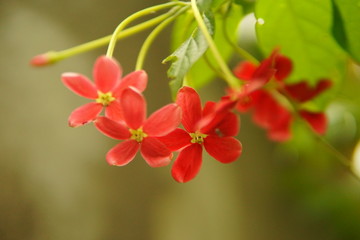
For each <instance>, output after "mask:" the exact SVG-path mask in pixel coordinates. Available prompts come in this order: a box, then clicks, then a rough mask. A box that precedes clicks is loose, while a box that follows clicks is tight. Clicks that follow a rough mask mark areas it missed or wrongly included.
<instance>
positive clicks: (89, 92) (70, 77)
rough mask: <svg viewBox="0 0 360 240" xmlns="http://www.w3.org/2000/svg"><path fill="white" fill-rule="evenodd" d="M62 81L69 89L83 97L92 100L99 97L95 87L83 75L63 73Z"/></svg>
mask: <svg viewBox="0 0 360 240" xmlns="http://www.w3.org/2000/svg"><path fill="white" fill-rule="evenodd" d="M61 80H62V82H63V83H64V85H65V86H66V87H67V88H69V89H70V90H71V91H73V92H74V93H76V94H78V95H80V96H82V97H86V98H90V99H96V98H97V97H98V92H97V89H96V87H95V85H94V84H93V83H92V82H91V81H90V80H89V79H88V78H87V77H85V76H83V75H81V74H77V73H63V74H62V75H61Z"/></svg>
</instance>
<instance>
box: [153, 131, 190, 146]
mask: <svg viewBox="0 0 360 240" xmlns="http://www.w3.org/2000/svg"><path fill="white" fill-rule="evenodd" d="M157 139H159V140H160V141H161V142H162V143H164V144H165V145H166V147H167V148H168V149H169V150H170V151H176V150H179V149H181V148H183V147H185V146H187V145H189V144H191V139H192V138H191V136H190V135H189V133H188V132H186V131H185V130H183V129H181V128H177V129H175V130H174V131H172V132H171V133H169V134H167V135H165V136H162V137H158V138H157Z"/></svg>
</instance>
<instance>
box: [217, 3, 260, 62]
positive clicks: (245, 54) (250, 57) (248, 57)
mask: <svg viewBox="0 0 360 240" xmlns="http://www.w3.org/2000/svg"><path fill="white" fill-rule="evenodd" d="M231 7H232V6H231V5H230V6H229V7H228V10H227V13H226V14H225V16H224V18H225V19H224V21H223V24H222V27H223V31H224V36H225V39H226V41H228V43H229V44H230V45H231V46H232V47H233V48H234V50H235V51H236V52H237V54H239V55H240V56H241V57H243V58H244V59H246V60H248V61H250V62H252V63H254V64H258V63H259V60H257V59H256V58H255V57H254V56H253V55H251V54H250V53H249V52H248V51H246V50H245V49H243V48H241V47H239V46H238V45H237V44H236V43H235V42H234V41H233V40H232V39H231V37H230V36H229V32H228V31H227V28H226V26H227V25H228V19H229V18H228V15H229V12H230V11H231Z"/></svg>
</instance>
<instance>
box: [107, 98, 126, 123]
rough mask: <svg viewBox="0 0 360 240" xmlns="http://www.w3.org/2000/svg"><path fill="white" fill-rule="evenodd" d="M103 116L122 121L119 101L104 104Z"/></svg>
mask: <svg viewBox="0 0 360 240" xmlns="http://www.w3.org/2000/svg"><path fill="white" fill-rule="evenodd" d="M105 116H106V117H108V118H110V119H112V120H114V121H124V117H123V114H122V110H121V105H120V102H119V101H112V102H111V103H110V104H109V105H108V106H106V108H105Z"/></svg>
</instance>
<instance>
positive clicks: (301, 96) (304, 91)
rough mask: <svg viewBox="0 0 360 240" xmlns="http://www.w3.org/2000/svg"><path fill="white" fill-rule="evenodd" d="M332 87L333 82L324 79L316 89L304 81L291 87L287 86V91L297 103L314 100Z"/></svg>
mask: <svg viewBox="0 0 360 240" xmlns="http://www.w3.org/2000/svg"><path fill="white" fill-rule="evenodd" d="M330 87H331V81H330V80H328V79H322V80H320V81H319V82H318V83H317V84H316V86H315V87H314V88H313V87H311V86H310V85H309V84H308V82H306V81H303V82H299V83H295V84H291V85H286V86H285V90H286V91H287V92H288V93H289V94H290V95H291V97H293V98H294V99H296V100H297V101H299V102H306V101H309V100H311V99H313V98H314V97H316V96H317V95H319V94H320V93H322V92H323V91H325V90H326V89H328V88H330Z"/></svg>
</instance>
